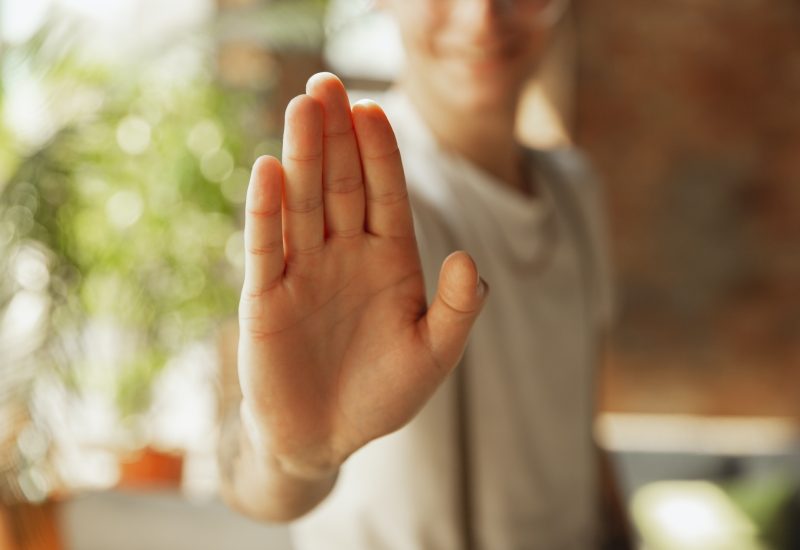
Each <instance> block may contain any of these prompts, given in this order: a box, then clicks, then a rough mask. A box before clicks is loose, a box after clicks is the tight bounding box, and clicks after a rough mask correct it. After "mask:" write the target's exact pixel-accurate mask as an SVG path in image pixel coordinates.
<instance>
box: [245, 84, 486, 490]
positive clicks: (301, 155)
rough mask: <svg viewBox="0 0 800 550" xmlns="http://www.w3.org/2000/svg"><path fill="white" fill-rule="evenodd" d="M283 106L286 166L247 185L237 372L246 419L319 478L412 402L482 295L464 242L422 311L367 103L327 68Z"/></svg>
mask: <svg viewBox="0 0 800 550" xmlns="http://www.w3.org/2000/svg"><path fill="white" fill-rule="evenodd" d="M308 92H309V95H308V96H299V97H298V98H296V99H295V100H294V101H293V102H292V103H291V104H290V106H289V108H288V109H287V117H286V118H287V126H286V128H287V129H286V133H285V135H284V160H283V166H281V164H280V163H279V162H278V161H277V160H276V159H273V158H269V157H265V158H262V159H259V161H258V162H257V163H256V166H255V167H254V170H253V178H252V180H251V186H250V190H249V192H248V201H247V202H248V216H247V221H246V229H245V242H246V249H247V255H246V269H245V285H244V289H243V292H242V301H241V305H240V322H241V327H242V331H241V337H240V344H239V372H240V378H241V384H242V391H243V395H244V406H245V407H246V410H247V414H248V415H249V417H250V418H251V421H250V424H251V426H252V427H253V428H254V429H255V430H256V431H257V432H258V436H259V439H260V440H261V442H262V443H263V445H264V447H265V448H266V449H268V450H269V452H270V453H271V454H272V455H273V456H275V457H277V458H278V459H279V460H281V461H282V462H283V463H284V464H285V465H287V467H290V468H292V469H293V470H295V471H297V472H302V473H304V474H308V475H314V474H316V473H321V472H325V471H328V470H330V469H331V468H335V467H337V466H338V465H339V464H341V462H342V461H343V460H344V459H345V458H346V457H347V456H348V455H349V454H350V453H352V452H353V451H355V450H356V449H358V448H359V447H361V446H363V445H364V444H366V443H367V442H369V441H370V440H372V439H375V438H376V437H379V436H381V435H384V434H386V433H389V432H391V431H393V430H395V429H397V428H399V427H400V426H402V425H403V424H405V423H406V422H408V421H409V420H410V419H411V417H412V416H413V415H414V413H415V412H416V411H417V410H419V408H420V407H421V406H422V404H423V403H424V402H425V401H426V400H427V398H428V397H429V396H430V395H431V394H432V392H433V391H434V390H435V388H436V387H437V386H438V384H439V383H440V382H441V381H442V380H443V379H444V377H445V376H446V374H447V373H448V372H449V371H450V369H451V368H452V367H453V366H454V365H455V363H456V362H457V360H458V357H459V356H460V354H461V352H462V351H463V346H464V343H465V340H466V337H467V334H468V331H469V328H470V326H471V324H472V322H473V321H474V319H475V317H476V316H477V314H478V312H479V310H480V305H481V304H482V295H481V292H476V291H475V289H476V288H477V287H479V285H477V284H476V282H477V272H476V270H475V266H474V264H473V263H472V262H471V261H470V260H469V258H468V257H467V256H466V255H465V254H463V253H461V254H456V255H453V258H452V259H450V258H448V261H446V262H445V267H444V268H443V271H442V276H441V278H440V287H439V292H438V293H437V298H436V299H435V300H434V303H433V304H432V305H431V308H430V310H428V311H427V313H426V308H425V305H426V301H425V292H424V283H423V278H422V271H421V268H420V261H419V256H418V253H417V247H416V241H415V237H414V230H413V224H412V220H411V213H410V207H409V204H408V199H407V195H406V189H405V180H404V177H403V171H402V164H401V162H400V156H399V152H398V151H397V146H396V142H395V141H394V135H393V133H392V130H391V127H390V126H389V124H388V121H386V119H385V116H384V115H383V113H382V112H381V111H380V109H379V108H378V107H377V106H376V105H374V104H357V105H356V106H355V107H354V108H353V110H352V112H351V110H350V107H349V103H348V102H347V97H346V94H345V92H344V88H343V87H342V85H341V83H340V82H339V81H338V80H337V79H336V78H335V77H333V76H332V75H318V76H316V77H314V78H312V80H310V81H309V86H308Z"/></svg>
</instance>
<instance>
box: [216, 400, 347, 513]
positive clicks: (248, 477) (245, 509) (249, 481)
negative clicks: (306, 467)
mask: <svg viewBox="0 0 800 550" xmlns="http://www.w3.org/2000/svg"><path fill="white" fill-rule="evenodd" d="M218 458H219V468H220V477H221V494H222V498H223V499H224V500H225V502H226V503H227V504H228V505H229V506H231V507H232V508H234V509H236V510H238V511H239V512H241V513H243V514H245V515H247V516H250V517H252V518H254V519H258V520H261V521H270V522H288V521H292V520H294V519H296V518H298V517H300V516H302V515H304V514H306V513H307V512H309V511H311V510H312V509H313V508H314V507H315V506H316V505H317V504H319V503H320V502H322V500H323V499H324V498H325V497H326V496H327V495H328V494H329V493H330V491H331V489H332V488H333V485H334V483H335V482H336V473H333V474H331V475H329V476H325V477H322V478H318V479H317V478H315V479H306V478H300V477H297V476H293V475H290V474H288V473H286V472H285V471H283V470H282V469H281V467H280V464H279V463H278V462H277V461H276V460H275V459H274V458H272V457H270V456H269V455H268V454H267V453H263V452H258V451H257V450H256V448H255V446H254V445H253V443H252V441H251V438H250V437H249V435H248V433H247V430H246V429H244V426H243V425H242V420H241V413H240V408H239V407H238V406H236V407H234V408H233V409H232V410H230V411H229V412H228V414H226V416H225V418H224V419H223V422H222V427H221V434H220V439H219V448H218Z"/></svg>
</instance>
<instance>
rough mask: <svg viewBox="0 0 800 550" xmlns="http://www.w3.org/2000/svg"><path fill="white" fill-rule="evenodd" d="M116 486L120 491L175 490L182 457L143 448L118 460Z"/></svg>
mask: <svg viewBox="0 0 800 550" xmlns="http://www.w3.org/2000/svg"><path fill="white" fill-rule="evenodd" d="M119 466H120V475H119V482H118V484H117V486H118V487H119V488H122V489H177V488H179V487H180V485H181V478H182V476H183V455H182V454H177V453H169V452H165V451H160V450H158V449H154V448H152V447H145V448H143V449H140V450H138V451H135V452H134V453H131V454H129V455H126V456H123V457H121V458H120V464H119Z"/></svg>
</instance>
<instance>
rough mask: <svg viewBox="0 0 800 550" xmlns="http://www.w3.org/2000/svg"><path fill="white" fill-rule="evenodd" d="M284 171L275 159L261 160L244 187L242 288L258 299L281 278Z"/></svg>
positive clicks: (254, 166)
mask: <svg viewBox="0 0 800 550" xmlns="http://www.w3.org/2000/svg"><path fill="white" fill-rule="evenodd" d="M282 188H283V169H282V168H281V164H280V162H279V161H278V159H276V158H274V157H260V158H259V159H258V160H256V162H255V164H254V165H253V172H252V174H251V175H250V185H249V187H248V188H247V202H246V212H247V213H246V215H245V222H244V247H245V263H244V288H245V292H247V293H249V294H250V295H251V296H259V295H261V294H263V293H264V292H265V291H267V290H269V289H270V288H272V287H274V286H275V285H276V284H277V283H278V282H279V281H280V280H281V278H282V277H283V269H284V260H283V236H282V234H281V193H282Z"/></svg>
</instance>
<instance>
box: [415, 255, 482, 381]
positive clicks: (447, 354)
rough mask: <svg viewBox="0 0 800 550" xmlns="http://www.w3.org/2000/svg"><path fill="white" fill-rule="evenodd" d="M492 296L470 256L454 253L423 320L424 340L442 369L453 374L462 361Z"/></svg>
mask: <svg viewBox="0 0 800 550" xmlns="http://www.w3.org/2000/svg"><path fill="white" fill-rule="evenodd" d="M488 293H489V287H488V285H487V284H486V282H485V281H484V280H483V279H481V278H480V276H479V275H478V268H477V267H476V266H475V262H474V261H473V260H472V258H471V257H470V256H469V254H467V253H466V252H453V253H452V254H450V255H449V256H448V257H447V258H445V260H444V262H443V263H442V269H441V272H440V273H439V286H438V288H437V289H436V297H435V298H434V299H433V303H432V304H431V306H430V308H428V313H427V314H426V315H425V316H424V317H423V318H422V319H421V320H420V329H421V330H422V333H423V336H424V337H425V338H426V340H427V342H428V345H429V346H430V350H431V353H432V354H433V357H434V359H435V360H436V362H437V364H439V365H440V366H441V367H442V368H444V369H446V370H448V371H449V370H450V369H452V368H453V367H455V365H456V363H458V360H459V359H461V354H462V353H464V347H465V346H466V343H467V337H468V336H469V331H470V329H471V328H472V325H473V324H474V323H475V319H477V317H478V315H479V314H480V312H481V308H482V307H483V304H484V302H485V300H486V297H487V295H488Z"/></svg>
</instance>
